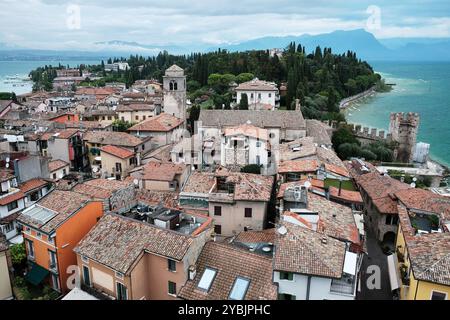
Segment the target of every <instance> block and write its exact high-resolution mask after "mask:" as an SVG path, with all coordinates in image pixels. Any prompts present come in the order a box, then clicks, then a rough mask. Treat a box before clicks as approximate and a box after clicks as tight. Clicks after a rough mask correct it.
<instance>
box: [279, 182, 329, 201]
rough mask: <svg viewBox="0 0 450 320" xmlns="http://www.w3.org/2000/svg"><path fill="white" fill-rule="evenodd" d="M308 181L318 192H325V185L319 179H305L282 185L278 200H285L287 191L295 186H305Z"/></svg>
mask: <svg viewBox="0 0 450 320" xmlns="http://www.w3.org/2000/svg"><path fill="white" fill-rule="evenodd" d="M306 181H309V182H310V183H311V185H312V187H313V188H315V189H316V190H317V191H320V192H325V190H324V189H325V183H324V182H323V181H322V180H318V179H303V180H299V181H294V182H287V183H283V184H281V185H280V189H279V190H278V195H277V198H283V197H284V193H285V192H286V189H288V188H291V187H295V186H304V185H305V183H306Z"/></svg>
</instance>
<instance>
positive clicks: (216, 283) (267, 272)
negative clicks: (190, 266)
mask: <svg viewBox="0 0 450 320" xmlns="http://www.w3.org/2000/svg"><path fill="white" fill-rule="evenodd" d="M207 267H208V268H212V269H214V270H217V274H216V277H215V278H214V280H213V282H212V284H211V287H210V289H209V291H208V292H205V291H202V290H200V289H198V287H197V286H198V283H199V282H200V279H201V277H202V275H203V272H204V271H205V269H206V268H207ZM196 268H197V274H196V277H195V278H194V280H188V281H187V282H186V285H185V286H183V287H182V288H181V290H180V293H179V296H180V297H181V298H183V299H187V300H228V299H229V296H230V292H231V290H232V288H233V285H234V282H235V280H236V278H237V277H242V278H245V279H249V280H250V283H249V287H248V290H247V292H246V294H245V296H244V300H276V299H277V287H276V286H275V285H274V284H273V282H272V259H270V258H267V257H264V256H261V255H257V254H255V253H251V252H248V251H244V250H241V249H238V248H236V247H234V246H230V245H226V244H220V243H216V242H209V243H207V244H205V246H204V247H203V250H202V251H201V253H200V256H199V258H198V260H197V264H196Z"/></svg>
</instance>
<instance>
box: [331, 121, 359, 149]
mask: <svg viewBox="0 0 450 320" xmlns="http://www.w3.org/2000/svg"><path fill="white" fill-rule="evenodd" d="M331 141H332V142H333V146H334V149H335V150H338V149H339V146H340V145H341V144H344V143H348V144H356V145H357V146H359V145H360V144H361V143H360V142H359V141H358V139H357V138H356V137H355V136H354V135H353V132H352V131H351V130H350V129H349V128H348V126H341V127H340V128H339V129H338V130H336V131H335V132H334V133H333V137H332V138H331Z"/></svg>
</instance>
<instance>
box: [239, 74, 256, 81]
mask: <svg viewBox="0 0 450 320" xmlns="http://www.w3.org/2000/svg"><path fill="white" fill-rule="evenodd" d="M253 79H255V75H254V74H253V73H241V74H239V75H238V76H237V77H236V82H237V83H243V82H248V81H251V80H253Z"/></svg>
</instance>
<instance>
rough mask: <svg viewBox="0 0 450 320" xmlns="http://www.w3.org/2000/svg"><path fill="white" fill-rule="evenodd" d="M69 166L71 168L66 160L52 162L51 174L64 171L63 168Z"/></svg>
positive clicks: (49, 167)
mask: <svg viewBox="0 0 450 320" xmlns="http://www.w3.org/2000/svg"><path fill="white" fill-rule="evenodd" d="M67 166H70V163H68V162H66V161H64V160H60V159H58V160H53V161H50V162H49V163H48V170H49V171H50V172H54V171H56V170H59V169H62V168H64V167H67Z"/></svg>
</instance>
